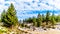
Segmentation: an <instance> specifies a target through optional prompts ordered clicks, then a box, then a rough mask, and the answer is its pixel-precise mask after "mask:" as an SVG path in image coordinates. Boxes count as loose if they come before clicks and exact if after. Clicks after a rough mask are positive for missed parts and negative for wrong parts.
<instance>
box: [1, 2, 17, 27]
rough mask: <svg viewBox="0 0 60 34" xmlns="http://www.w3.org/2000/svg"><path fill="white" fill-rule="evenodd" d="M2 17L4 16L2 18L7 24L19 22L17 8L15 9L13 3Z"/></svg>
mask: <svg viewBox="0 0 60 34" xmlns="http://www.w3.org/2000/svg"><path fill="white" fill-rule="evenodd" d="M2 14H5V12H3V13H2ZM2 17H3V18H1V19H2V20H3V22H4V23H5V25H7V26H12V25H16V24H17V23H18V19H17V16H16V10H15V8H14V6H13V4H12V3H11V5H10V7H9V8H8V10H7V12H6V14H5V15H3V16H2Z"/></svg>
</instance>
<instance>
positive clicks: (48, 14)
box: [46, 11, 50, 25]
mask: <svg viewBox="0 0 60 34" xmlns="http://www.w3.org/2000/svg"><path fill="white" fill-rule="evenodd" d="M48 21H50V12H49V11H47V13H46V25H48Z"/></svg>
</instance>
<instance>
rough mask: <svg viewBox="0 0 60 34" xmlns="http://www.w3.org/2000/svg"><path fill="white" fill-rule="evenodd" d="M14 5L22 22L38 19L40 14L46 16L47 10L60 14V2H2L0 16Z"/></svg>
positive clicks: (3, 0) (55, 0)
mask: <svg viewBox="0 0 60 34" xmlns="http://www.w3.org/2000/svg"><path fill="white" fill-rule="evenodd" d="M11 3H13V4H14V7H15V9H16V11H17V17H18V19H19V20H20V19H21V20H23V19H25V18H29V17H33V16H35V17H37V14H38V13H41V14H45V13H46V10H49V11H51V13H52V11H53V10H54V12H55V14H56V15H57V14H59V13H60V0H0V14H1V12H2V11H3V10H4V9H5V10H7V9H8V7H9V6H10V4H11Z"/></svg>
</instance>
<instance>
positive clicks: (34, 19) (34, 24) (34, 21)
mask: <svg viewBox="0 0 60 34" xmlns="http://www.w3.org/2000/svg"><path fill="white" fill-rule="evenodd" d="M33 26H37V23H36V18H35V17H33Z"/></svg>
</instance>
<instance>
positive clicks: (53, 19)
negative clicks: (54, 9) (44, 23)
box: [51, 13, 55, 26]
mask: <svg viewBox="0 0 60 34" xmlns="http://www.w3.org/2000/svg"><path fill="white" fill-rule="evenodd" d="M51 22H52V25H53V26H54V24H55V18H54V13H53V14H52V17H51Z"/></svg>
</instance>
